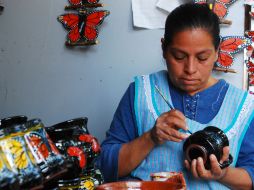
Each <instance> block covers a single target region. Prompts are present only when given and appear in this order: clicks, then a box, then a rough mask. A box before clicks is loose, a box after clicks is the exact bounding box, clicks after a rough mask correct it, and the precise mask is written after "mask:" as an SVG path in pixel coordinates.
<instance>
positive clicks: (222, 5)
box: [194, 0, 237, 25]
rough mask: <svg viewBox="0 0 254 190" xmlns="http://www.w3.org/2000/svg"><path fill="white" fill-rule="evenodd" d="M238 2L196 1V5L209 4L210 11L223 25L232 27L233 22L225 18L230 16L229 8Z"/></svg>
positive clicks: (234, 0)
mask: <svg viewBox="0 0 254 190" xmlns="http://www.w3.org/2000/svg"><path fill="white" fill-rule="evenodd" d="M236 1H237V0H194V2H195V3H207V4H209V7H210V9H212V10H213V12H214V13H215V14H216V15H217V16H218V17H219V18H220V23H221V24H228V25H230V24H231V23H232V22H231V21H230V20H226V19H225V17H226V16H227V14H228V7H229V5H231V4H232V3H234V2H236Z"/></svg>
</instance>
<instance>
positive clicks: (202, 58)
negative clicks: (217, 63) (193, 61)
mask: <svg viewBox="0 0 254 190" xmlns="http://www.w3.org/2000/svg"><path fill="white" fill-rule="evenodd" d="M207 59H208V57H198V60H199V61H206V60H207Z"/></svg>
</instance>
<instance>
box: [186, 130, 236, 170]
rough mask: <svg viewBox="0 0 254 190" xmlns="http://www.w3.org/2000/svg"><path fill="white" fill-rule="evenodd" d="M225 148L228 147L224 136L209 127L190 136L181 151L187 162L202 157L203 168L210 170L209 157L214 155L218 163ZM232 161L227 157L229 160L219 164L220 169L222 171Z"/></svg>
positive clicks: (222, 133)
mask: <svg viewBox="0 0 254 190" xmlns="http://www.w3.org/2000/svg"><path fill="white" fill-rule="evenodd" d="M225 146H229V141H228V138H227V136H226V134H225V133H224V132H223V131H222V130H221V129H219V128H217V127H214V126H209V127H206V128H205V129H203V130H200V131H197V132H195V133H193V134H192V135H190V136H189V137H188V138H187V139H186V141H185V142H184V145H183V151H184V153H185V157H186V159H187V160H188V161H189V162H191V161H192V160H193V159H197V158H198V157H202V158H203V161H204V165H205V168H206V169H210V168H211V166H210V159H209V155H211V154H214V155H215V156H216V158H217V160H218V161H219V160H220V159H221V158H222V155H223V147H225ZM232 161H233V157H232V156H231V155H229V159H228V160H227V161H225V162H224V163H222V164H220V167H221V168H222V169H223V168H225V167H228V166H229V165H230V164H231V163H232Z"/></svg>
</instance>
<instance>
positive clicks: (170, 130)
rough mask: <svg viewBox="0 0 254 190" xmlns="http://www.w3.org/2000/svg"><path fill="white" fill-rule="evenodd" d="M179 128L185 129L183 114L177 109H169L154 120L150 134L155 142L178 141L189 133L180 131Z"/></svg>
mask: <svg viewBox="0 0 254 190" xmlns="http://www.w3.org/2000/svg"><path fill="white" fill-rule="evenodd" d="M179 129H184V130H187V126H186V122H185V116H184V115H183V113H182V112H180V111H178V110H170V111H169V112H165V113H163V114H162V115H161V116H160V117H159V118H158V119H157V120H156V123H155V125H154V127H153V128H152V129H151V131H150V135H151V138H152V140H153V142H154V143H155V144H163V143H164V142H165V141H174V142H180V141H182V140H183V139H185V138H187V137H188V136H189V135H188V134H184V133H180V132H179V131H178V130H179Z"/></svg>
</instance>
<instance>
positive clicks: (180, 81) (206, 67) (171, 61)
mask: <svg viewBox="0 0 254 190" xmlns="http://www.w3.org/2000/svg"><path fill="white" fill-rule="evenodd" d="M162 43H163V39H162ZM163 57H164V58H165V60H166V63H167V68H168V73H169V78H170V80H171V82H172V83H173V84H174V85H175V86H176V87H178V88H180V89H181V90H183V91H185V92H187V93H188V94H190V95H194V94H196V93H197V92H199V91H202V90H204V89H206V88H208V87H209V86H212V85H213V84H215V83H216V82H217V80H216V79H215V78H213V77H211V72H212V69H213V65H214V62H215V61H216V60H217V58H218V52H217V51H216V50H215V47H214V45H213V39H212V36H211V35H210V34H209V33H208V32H207V31H206V30H204V29H202V28H196V29H187V30H183V31H181V32H178V33H176V34H175V36H174V37H173V40H172V43H171V44H170V45H169V46H168V47H167V48H166V49H165V50H164V52H163Z"/></svg>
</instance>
